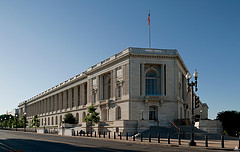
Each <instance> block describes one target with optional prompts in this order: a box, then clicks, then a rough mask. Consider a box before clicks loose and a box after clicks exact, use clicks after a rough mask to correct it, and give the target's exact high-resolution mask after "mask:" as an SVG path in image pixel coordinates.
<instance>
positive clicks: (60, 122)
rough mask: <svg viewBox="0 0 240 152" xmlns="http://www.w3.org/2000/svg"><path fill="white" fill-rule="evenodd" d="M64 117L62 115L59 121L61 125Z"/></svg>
mask: <svg viewBox="0 0 240 152" xmlns="http://www.w3.org/2000/svg"><path fill="white" fill-rule="evenodd" d="M62 121H63V120H62V115H60V119H59V124H61V123H62Z"/></svg>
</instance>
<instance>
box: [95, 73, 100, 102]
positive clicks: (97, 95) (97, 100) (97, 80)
mask: <svg viewBox="0 0 240 152" xmlns="http://www.w3.org/2000/svg"><path fill="white" fill-rule="evenodd" d="M99 77H100V76H97V77H96V84H97V92H96V103H98V102H99V97H100V96H99V95H100V94H99V92H100V83H99V81H100V79H99Z"/></svg>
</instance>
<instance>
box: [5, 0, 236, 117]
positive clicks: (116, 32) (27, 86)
mask: <svg viewBox="0 0 240 152" xmlns="http://www.w3.org/2000/svg"><path fill="white" fill-rule="evenodd" d="M149 9H150V10H151V32H152V33H151V35H152V37H151V38H152V47H153V48H160V49H161V48H171V49H177V50H178V51H179V53H180V55H181V56H182V58H183V60H184V62H185V64H186V66H187V67H188V69H189V71H190V72H191V73H193V72H194V70H195V69H197V70H198V72H199V91H198V94H199V95H200V98H201V100H202V101H203V102H206V103H207V104H208V106H209V117H210V118H212V119H214V118H215V117H216V114H217V113H218V112H220V111H225V110H238V111H239V110H240V106H239V96H238V95H239V94H240V91H239V86H240V80H239V75H240V70H239V69H240V68H239V65H240V64H239V61H238V60H239V56H240V1H239V0H231V1H228V0H201V1H199V0H181V1H180V0H155V1H154V0H141V1H140V0H121V1H112V0H101V1H99V0H95V1H94V0H89V1H85V0H70V1H68V0H51V1H49V0H41V1H31V0H21V1H18V0H12V1H8V0H5V1H4V0H2V1H0V80H1V81H0V103H1V106H0V114H4V113H6V111H7V110H8V111H11V110H12V109H13V108H16V107H17V106H18V104H19V103H20V102H22V101H24V100H26V99H29V98H30V97H33V96H35V95H37V94H39V93H40V92H42V91H45V90H46V89H48V88H50V87H53V86H54V85H57V84H59V83H60V82H62V81H65V80H67V79H69V78H70V77H72V76H75V75H77V74H79V73H81V72H83V71H85V70H86V69H87V68H88V67H90V66H92V65H94V64H96V63H97V62H99V61H101V60H103V59H106V58H108V57H110V56H111V55H113V54H115V53H117V52H119V51H121V50H123V49H125V48H127V47H130V46H132V47H148V26H147V15H148V10H149Z"/></svg>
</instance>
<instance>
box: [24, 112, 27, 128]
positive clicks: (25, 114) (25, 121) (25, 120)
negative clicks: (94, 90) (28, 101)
mask: <svg viewBox="0 0 240 152" xmlns="http://www.w3.org/2000/svg"><path fill="white" fill-rule="evenodd" d="M24 116H25V117H24V132H26V123H27V113H26V112H24Z"/></svg>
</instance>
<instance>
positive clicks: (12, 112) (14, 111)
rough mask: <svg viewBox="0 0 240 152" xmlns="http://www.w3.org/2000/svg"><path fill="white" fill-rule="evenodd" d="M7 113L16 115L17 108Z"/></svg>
mask: <svg viewBox="0 0 240 152" xmlns="http://www.w3.org/2000/svg"><path fill="white" fill-rule="evenodd" d="M7 114H8V115H12V116H16V115H18V109H13V110H12V111H11V112H8V113H7Z"/></svg>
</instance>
